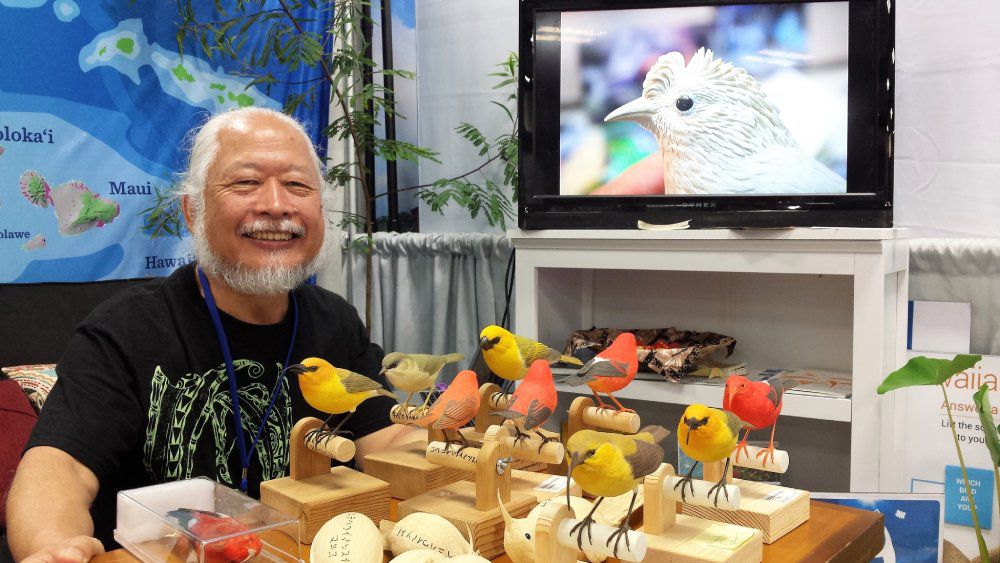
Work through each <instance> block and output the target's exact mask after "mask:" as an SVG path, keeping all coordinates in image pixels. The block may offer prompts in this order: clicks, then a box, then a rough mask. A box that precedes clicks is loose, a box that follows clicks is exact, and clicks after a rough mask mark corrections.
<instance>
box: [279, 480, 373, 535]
mask: <svg viewBox="0 0 1000 563" xmlns="http://www.w3.org/2000/svg"><path fill="white" fill-rule="evenodd" d="M260 501H261V502H262V503H264V504H266V505H268V506H270V507H273V508H276V509H278V510H280V511H282V512H284V513H285V514H294V515H298V517H299V524H300V526H301V531H300V540H301V541H302V543H312V540H313V537H314V536H315V535H316V532H318V531H319V529H320V527H321V526H323V524H325V523H326V522H327V521H328V520H330V519H331V518H333V517H334V516H336V515H338V514H343V513H345V512H360V513H362V514H364V515H365V516H367V517H369V518H371V519H372V521H373V522H379V521H381V520H385V519H387V518H389V484H388V483H386V482H385V481H382V480H381V479H376V478H375V477H372V476H370V475H365V474H364V473H360V472H358V471H355V470H353V469H349V468H347V467H334V468H332V469H330V473H328V474H324V475H319V476H316V477H309V478H307V479H302V480H299V481H296V480H294V479H292V478H291V477H282V478H281V479H272V480H270V481H264V482H263V483H261V484H260Z"/></svg>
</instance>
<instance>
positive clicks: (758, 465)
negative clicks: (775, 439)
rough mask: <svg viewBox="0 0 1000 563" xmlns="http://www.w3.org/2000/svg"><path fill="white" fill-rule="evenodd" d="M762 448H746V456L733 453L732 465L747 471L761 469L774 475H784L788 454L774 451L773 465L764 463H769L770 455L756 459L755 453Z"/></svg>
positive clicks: (786, 469) (782, 451) (786, 468)
mask: <svg viewBox="0 0 1000 563" xmlns="http://www.w3.org/2000/svg"><path fill="white" fill-rule="evenodd" d="M763 450H764V448H758V447H755V446H747V453H748V454H749V455H747V454H743V453H739V454H737V453H736V452H734V453H733V456H732V458H733V463H734V464H736V465H739V466H740V467H746V468H747V469H763V470H764V471H773V472H774V473H784V472H786V471H788V452H786V451H784V450H774V463H773V464H772V463H764V462H765V461H770V458H771V455H770V454H762V455H761V456H760V457H757V453H758V452H761V451H763Z"/></svg>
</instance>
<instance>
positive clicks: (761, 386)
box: [722, 375, 796, 464]
mask: <svg viewBox="0 0 1000 563" xmlns="http://www.w3.org/2000/svg"><path fill="white" fill-rule="evenodd" d="M795 385H796V381H794V380H792V379H788V378H782V377H780V376H777V377H772V378H771V379H768V380H766V381H750V380H749V379H747V378H745V377H743V376H741V375H730V376H729V379H727V380H726V391H725V395H723V396H722V408H723V409H724V410H727V411H729V412H731V413H733V414H735V415H736V416H738V417H740V420H742V421H743V422H744V423H745V425H746V434H744V435H743V440H741V441H740V443H739V445H738V446H736V461H739V459H740V455H741V454H742V455H746V456H749V453H747V437H749V436H750V431H751V430H760V429H762V428H767V427H768V426H770V427H771V442H770V443H769V444H768V446H767V448H765V449H763V450H761V451H759V452H757V457H761V456H767V458H770V461H769V462H768V463H772V464H773V463H774V430H775V428H776V427H777V422H778V415H780V414H781V405H782V402H783V400H784V397H785V391H787V390H788V389H791V388H792V387H795Z"/></svg>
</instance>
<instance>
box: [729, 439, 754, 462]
mask: <svg viewBox="0 0 1000 563" xmlns="http://www.w3.org/2000/svg"><path fill="white" fill-rule="evenodd" d="M734 451H735V452H736V455H735V456H733V459H734V460H736V462H739V461H740V456H741V455H744V456H746V457H747V458H749V457H750V450H749V449H748V448H747V438H746V436H744V437H743V439H742V440H741V441H740V443H739V444H737V445H736V449H735V450H734ZM758 455H760V454H758Z"/></svg>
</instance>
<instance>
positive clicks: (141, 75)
mask: <svg viewBox="0 0 1000 563" xmlns="http://www.w3.org/2000/svg"><path fill="white" fill-rule="evenodd" d="M204 4H206V5H207V6H208V8H209V9H210V8H211V5H212V3H210V2H206V3H204ZM273 7H278V5H277V3H275V6H269V5H267V4H265V6H263V8H262V9H265V10H267V9H270V8H273ZM297 15H298V16H300V17H301V18H302V21H303V23H304V25H306V26H308V27H309V28H310V29H316V30H319V29H321V28H322V27H323V26H324V25H325V24H326V22H327V19H326V18H327V17H328V14H326V13H316V12H315V10H311V9H310V8H308V7H304V8H302V9H300V10H299V12H298V14H297ZM219 17H221V16H218V15H216V14H213V13H212V12H210V11H206V12H205V13H204V14H199V19H201V20H212V19H217V18H219ZM178 21H179V16H178V12H177V5H176V3H174V2H79V3H77V2H75V1H74V0H53V1H51V2H50V1H48V0H0V33H2V34H3V37H4V39H5V41H4V56H3V78H2V79H0V283H34V282H86V281H95V280H106V279H128V278H144V277H152V276H164V275H167V274H169V273H170V272H171V271H173V270H174V269H175V268H177V267H178V266H181V265H183V264H184V263H186V262H188V261H190V260H191V255H190V252H189V250H188V245H187V243H186V241H185V240H181V239H179V238H178V237H176V236H169V235H167V236H162V235H161V236H159V237H153V236H151V234H150V233H149V232H146V231H144V229H143V225H144V222H145V219H146V217H145V216H144V210H146V209H148V208H150V207H152V206H153V205H154V203H155V201H156V200H155V195H156V193H157V191H158V190H159V191H165V190H168V189H169V188H170V187H171V185H172V184H173V183H174V181H175V180H176V174H177V172H179V171H180V170H182V169H183V167H184V165H185V160H186V153H185V151H184V142H185V135H186V133H187V131H188V130H190V129H191V128H192V127H194V126H196V125H198V124H200V123H202V122H204V121H205V119H207V118H208V116H209V115H211V114H214V113H218V112H222V111H226V110H230V109H233V108H238V107H244V106H249V105H254V106H259V107H270V108H276V109H280V108H281V106H282V103H283V101H284V100H285V98H286V97H287V96H288V95H290V94H295V93H300V92H302V91H304V89H305V88H307V87H308V85H309V84H316V83H319V84H323V81H322V80H318V79H320V78H321V76H320V75H319V74H318V72H317V70H316V69H312V68H303V67H300V68H299V69H297V70H296V72H295V73H293V74H289V73H288V72H287V71H286V70H285V69H284V68H282V67H280V66H274V67H273V68H271V69H268V70H270V71H271V72H273V73H274V75H275V76H276V77H277V78H278V81H279V82H278V83H277V84H275V85H273V86H272V87H271V89H270V91H269V92H266V91H264V89H263V87H260V86H255V87H249V88H248V87H247V86H248V84H249V83H250V82H251V80H252V79H251V78H249V77H247V76H240V75H238V74H237V71H239V70H241V68H240V63H239V62H238V61H232V60H228V59H223V58H219V57H216V58H214V59H211V60H210V59H208V58H207V57H206V56H205V54H204V53H203V52H202V51H201V49H200V48H199V47H198V46H197V45H196V44H195V42H194V41H192V40H189V41H188V42H187V43H185V46H184V52H183V56H182V55H181V54H180V53H179V52H178V48H177V43H176V34H177V25H178ZM254 33H256V34H257V35H256V36H252V37H251V39H250V40H248V41H247V44H246V46H245V47H244V49H245V51H246V52H247V53H249V51H250V50H251V49H254V48H255V44H260V43H261V42H262V41H263V40H264V37H265V30H263V29H260V30H258V31H255V32H254ZM317 99H318V100H326V99H329V95H328V90H321V92H320V93H319V95H318V96H317ZM296 117H298V118H299V119H300V120H302V121H303V122H305V123H306V124H307V125H308V126H309V128H310V132H311V134H312V135H313V142H314V143H315V144H316V145H317V146H321V147H322V146H325V140H324V139H322V138H321V136H320V135H319V133H320V131H321V129H322V127H323V125H325V123H326V121H327V104H326V103H324V102H322V101H320V102H319V103H317V104H315V105H314V106H313V107H311V108H306V107H304V106H300V108H299V109H297V110H296Z"/></svg>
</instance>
